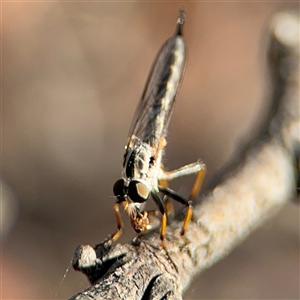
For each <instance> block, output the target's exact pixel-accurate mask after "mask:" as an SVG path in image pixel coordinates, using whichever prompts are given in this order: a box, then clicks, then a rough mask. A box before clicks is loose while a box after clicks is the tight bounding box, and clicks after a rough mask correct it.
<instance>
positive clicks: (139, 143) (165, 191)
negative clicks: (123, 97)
mask: <svg viewBox="0 0 300 300" xmlns="http://www.w3.org/2000/svg"><path fill="white" fill-rule="evenodd" d="M184 20H185V14H184V12H183V11H180V13H179V17H178V20H177V25H176V30H175V33H174V35H173V36H172V37H170V38H169V39H168V40H167V41H166V42H165V43H164V44H163V45H162V47H161V49H160V51H159V52H158V54H157V56H156V59H155V60H154V63H153V65H152V67H151V70H150V73H149V75H148V79H147V81H146V85H145V88H144V91H143V94H142V96H141V99H140V101H139V104H138V107H137V109H136V112H135V114H134V117H133V121H132V125H131V128H130V132H129V138H128V141H127V145H126V147H125V154H124V160H123V171H122V178H121V179H119V180H118V181H117V182H116V183H115V184H114V187H113V191H114V195H115V196H116V199H117V200H116V203H115V205H114V211H115V215H116V219H117V225H118V230H117V231H116V232H115V233H114V234H113V235H112V236H111V239H110V240H111V241H115V240H117V239H118V238H119V237H120V235H121V234H122V232H123V225H122V220H121V215H120V209H119V206H120V204H121V205H122V206H123V207H124V210H125V211H126V212H127V213H128V215H129V217H130V220H131V225H132V227H133V229H134V230H135V231H136V232H137V233H138V236H139V234H141V233H143V232H145V231H147V230H148V229H149V228H151V226H150V222H149V218H148V217H149V214H150V212H147V211H146V210H145V205H146V202H147V200H148V199H149V198H152V199H153V200H154V202H155V204H156V205H157V207H158V209H159V211H160V213H161V215H162V217H161V218H162V219H161V231H160V238H161V242H162V245H164V244H163V240H164V236H165V232H166V226H167V215H168V207H169V206H168V205H166V201H168V200H166V198H167V197H170V198H173V199H174V200H176V201H178V202H180V203H182V204H183V205H185V206H186V207H187V211H186V215H185V219H184V222H183V227H182V231H181V233H182V234H184V232H185V230H186V227H187V225H188V223H189V221H190V219H191V217H192V200H193V199H194V198H195V196H196V195H197V194H198V192H199V190H200V187H201V185H202V181H203V178H204V175H205V171H206V167H205V164H203V163H202V162H200V161H198V162H195V163H192V164H189V165H186V166H183V167H181V168H179V169H176V170H174V171H170V172H166V171H165V170H164V167H163V164H162V155H163V150H164V148H165V146H166V144H167V143H166V134H167V128H168V125H169V121H170V117H171V114H172V111H173V107H174V103H175V99H176V95H177V93H178V90H179V87H180V84H181V81H182V77H183V72H184V68H185V61H186V47H185V42H184V40H183V37H182V27H183V23H184ZM196 173H197V176H196V180H195V183H194V185H193V188H192V191H191V195H190V197H189V199H188V200H186V199H185V198H184V197H182V196H180V195H179V194H177V193H176V192H175V191H173V190H172V189H170V188H169V187H168V185H167V182H168V181H170V180H172V179H174V178H177V177H181V176H185V175H190V174H196ZM159 193H161V194H162V195H164V197H163V198H161V197H160V195H159Z"/></svg>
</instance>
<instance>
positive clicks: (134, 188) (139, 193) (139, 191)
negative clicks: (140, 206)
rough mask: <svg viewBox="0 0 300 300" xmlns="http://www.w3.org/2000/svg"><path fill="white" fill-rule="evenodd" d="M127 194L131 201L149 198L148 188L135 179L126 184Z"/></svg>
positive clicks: (141, 200)
mask: <svg viewBox="0 0 300 300" xmlns="http://www.w3.org/2000/svg"><path fill="white" fill-rule="evenodd" d="M128 196H129V197H130V199H131V200H132V201H133V202H139V203H142V202H145V201H146V200H147V199H148V198H149V190H148V188H147V187H146V186H145V185H144V184H143V183H141V182H140V181H137V180H132V181H131V182H130V183H129V186H128Z"/></svg>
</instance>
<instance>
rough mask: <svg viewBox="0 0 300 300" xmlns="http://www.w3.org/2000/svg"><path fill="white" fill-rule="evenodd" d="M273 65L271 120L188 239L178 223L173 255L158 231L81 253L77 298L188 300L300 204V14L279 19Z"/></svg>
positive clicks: (227, 172)
mask: <svg viewBox="0 0 300 300" xmlns="http://www.w3.org/2000/svg"><path fill="white" fill-rule="evenodd" d="M268 59H269V62H270V71H271V75H272V76H273V95H272V103H271V104H270V109H269V113H268V114H267V115H266V118H265V120H264V121H263V122H262V124H261V127H260V129H259V131H258V133H257V134H256V135H255V136H252V137H251V140H249V141H247V142H246V143H244V145H243V146H241V145H240V146H239V147H238V149H237V150H236V152H235V153H234V154H233V155H232V158H231V159H230V160H229V161H228V163H227V164H226V166H225V167H224V168H223V169H222V170H221V171H220V172H219V173H218V174H216V176H215V177H214V179H213V181H212V183H211V186H210V187H211V189H210V192H209V193H208V194H207V196H205V197H203V198H202V199H201V202H199V203H198V204H196V205H195V206H194V214H193V220H192V222H191V223H190V224H189V226H188V230H187V231H186V234H185V236H184V237H181V236H180V229H181V226H182V220H181V219H180V218H175V219H174V220H173V221H172V223H171V224H170V225H169V226H168V229H167V234H166V248H167V250H168V252H166V251H165V250H163V249H162V248H161V247H160V239H159V234H158V232H157V231H153V232H149V233H148V234H147V235H145V236H144V237H142V238H141V240H140V242H139V243H133V242H129V243H128V244H125V245H120V244H117V245H113V246H111V247H110V248H107V247H104V246H103V245H98V246H97V247H91V246H88V245H85V246H83V245H82V246H79V247H78V248H77V249H76V252H75V255H74V259H73V266H74V268H75V269H76V270H80V271H81V272H83V273H84V274H86V275H87V276H88V278H89V280H90V282H91V283H92V285H91V287H90V288H88V289H87V290H85V291H82V292H80V293H79V294H77V295H75V296H73V297H72V298H71V299H182V294H183V292H184V291H185V290H186V289H187V288H188V286H189V285H190V283H191V282H192V280H193V279H194V278H195V276H196V275H197V274H198V273H199V272H201V271H203V270H204V269H206V268H208V267H209V266H211V265H212V264H214V263H216V262H217V261H218V260H220V259H222V258H223V257H225V256H226V255H227V254H228V253H229V252H230V251H231V250H232V249H233V248H234V247H235V246H236V245H237V244H239V243H241V242H242V241H243V240H244V239H246V238H247V236H248V235H249V234H250V233H251V232H252V231H253V230H254V229H255V228H257V227H259V226H260V225H261V224H262V222H264V221H265V220H267V219H268V218H270V217H271V216H272V215H274V213H276V212H278V210H279V209H280V208H281V207H282V206H283V205H284V204H285V203H287V202H288V201H289V200H291V199H293V198H294V197H295V194H296V190H297V188H296V182H297V178H298V176H299V175H298V174H299V173H298V172H299V166H298V167H297V163H299V153H300V147H299V146H300V139H299V126H300V123H299V15H297V14H296V13H295V12H281V13H278V14H276V15H275V16H274V18H273V19H272V22H271V26H270V42H269V51H268ZM270 102H271V101H270Z"/></svg>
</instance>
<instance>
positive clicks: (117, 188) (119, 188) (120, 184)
mask: <svg viewBox="0 0 300 300" xmlns="http://www.w3.org/2000/svg"><path fill="white" fill-rule="evenodd" d="M123 190H124V180H123V179H119V180H117V181H116V183H115V184H114V187H113V191H114V195H115V196H116V197H118V198H123V197H124V191H123Z"/></svg>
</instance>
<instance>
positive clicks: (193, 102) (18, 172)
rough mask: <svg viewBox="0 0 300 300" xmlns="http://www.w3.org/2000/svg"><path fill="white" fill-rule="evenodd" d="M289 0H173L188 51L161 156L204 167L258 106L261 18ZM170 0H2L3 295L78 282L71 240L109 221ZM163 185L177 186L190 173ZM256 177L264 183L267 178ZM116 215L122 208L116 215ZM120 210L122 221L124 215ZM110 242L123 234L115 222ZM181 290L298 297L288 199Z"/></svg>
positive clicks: (167, 24)
mask: <svg viewBox="0 0 300 300" xmlns="http://www.w3.org/2000/svg"><path fill="white" fill-rule="evenodd" d="M293 6H294V7H295V8H297V7H298V4H296V3H292V2H291V3H289V2H281V3H278V2H273V3H271V2H261V3H259V2H253V3H249V2H248V3H243V2H238V3H229V2H227V3H226V2H223V3H188V2H187V3H185V10H186V14H187V21H186V26H185V28H184V34H185V38H186V42H187V46H188V65H187V69H186V74H185V78H184V82H183V85H182V88H181V91H180V94H179V97H178V103H177V105H176V108H175V111H174V114H173V117H172V120H171V124H170V128H169V136H168V146H167V156H166V159H165V165H166V167H167V168H168V169H173V168H176V167H180V166H182V165H184V164H186V163H190V162H193V161H195V160H197V159H198V158H199V157H201V158H202V159H203V160H204V161H205V162H206V164H207V166H208V170H209V174H212V173H213V172H214V171H215V170H216V169H218V168H219V167H220V166H221V165H222V164H223V163H224V162H225V161H226V159H227V158H228V157H229V155H230V153H231V152H232V150H233V149H234V148H235V145H236V144H237V142H238V141H239V140H241V139H242V138H243V137H244V136H245V135H246V134H249V133H251V131H252V130H253V128H255V126H256V125H257V124H258V122H259V120H260V119H261V118H262V117H263V114H264V112H265V110H266V108H267V105H268V102H267V101H266V96H267V95H268V94H269V92H270V90H269V85H268V81H267V80H266V79H265V76H266V63H265V60H264V59H265V47H266V41H265V39H264V38H265V36H266V26H267V24H268V21H269V18H270V16H271V14H272V13H274V12H275V11H277V10H278V9H280V8H284V7H293ZM179 8H180V3H159V2H153V3H135V2H132V3H122V2H117V3H101V2H100V3H91V2H89V3H84V2H81V3H76V2H64V3H59V2H58V3H54V2H53V3H48V2H31V3H30V2H27V3H26V2H24V3H22V2H17V3H16V2H11V3H10V2H5V3H2V33H3V36H2V76H3V78H2V125H3V126H2V180H3V191H2V299H52V298H53V296H54V294H55V293H56V292H57V289H58V288H59V290H58V296H57V298H58V299H65V298H68V297H70V296H71V295H73V294H75V293H76V292H78V291H80V290H81V289H84V288H86V287H87V286H88V282H87V280H86V279H85V278H84V276H83V275H82V274H80V273H76V272H75V271H73V269H72V268H70V270H69V272H68V274H67V277H66V279H65V280H64V281H63V283H62V284H61V286H60V287H59V285H60V281H61V279H62V277H63V275H64V273H65V270H66V268H67V267H68V264H69V262H70V260H71V258H72V256H73V252H74V250H75V248H76V246H77V245H79V244H85V243H88V244H91V245H94V244H96V243H98V242H100V241H101V240H103V239H104V238H105V237H106V236H107V234H109V233H112V232H113V231H114V230H115V228H116V224H115V220H114V214H113V210H112V206H113V203H114V198H113V197H112V195H113V193H112V186H113V184H114V182H115V181H116V180H117V179H118V178H119V176H120V171H121V162H122V157H123V151H124V146H125V141H126V138H127V134H128V129H129V126H130V122H131V119H132V116H133V113H134V110H135V107H136V105H137V101H138V99H139V97H140V94H141V92H142V88H143V85H144V81H145V79H146V76H147V72H148V70H149V68H150V65H151V63H152V60H153V58H154V56H155V54H156V52H157V50H158V49H159V47H160V46H161V44H162V43H163V42H164V41H165V40H166V38H168V37H169V36H170V35H172V33H173V31H174V28H175V27H174V26H175V23H176V19H177V14H178V10H179ZM184 182H185V181H182V180H178V181H176V182H175V183H174V184H173V185H172V186H173V187H176V190H178V191H179V192H180V193H182V194H185V193H187V191H188V188H189V184H190V183H191V181H189V180H188V181H187V184H185V183H184ZM266 184H268V183H267V182H266ZM126 219H128V218H127V216H125V215H124V220H126ZM126 222H127V221H125V223H126ZM126 225H127V226H126V234H127V235H126V236H124V237H122V240H121V241H123V242H125V241H127V240H128V239H130V238H132V237H133V236H134V234H133V231H132V229H131V228H130V227H129V226H128V223H126ZM185 297H186V299H225V298H231V299H246V298H247V299H258V298H259V299H298V298H299V297H300V296H299V207H298V206H297V205H295V204H293V203H291V204H290V205H288V207H286V208H285V209H284V210H283V211H282V212H281V213H280V215H279V216H277V217H276V218H275V219H273V220H270V222H269V223H268V224H266V225H264V226H263V227H262V228H261V229H260V230H259V231H257V232H256V233H255V234H253V235H252V236H251V237H250V238H249V239H248V240H247V241H246V242H245V243H243V244H242V245H241V246H240V247H238V248H237V249H236V250H234V251H233V252H232V253H231V254H230V255H229V257H228V258H227V259H225V260H223V261H221V262H220V263H218V264H217V265H215V266H213V267H212V268H211V269H209V270H207V271H206V272H204V273H203V274H201V276H200V277H199V279H198V280H197V281H196V282H194V284H193V285H192V286H191V287H190V289H189V291H188V292H187V293H186V295H185Z"/></svg>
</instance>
